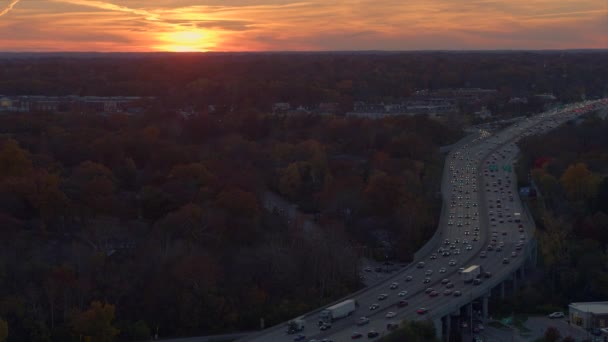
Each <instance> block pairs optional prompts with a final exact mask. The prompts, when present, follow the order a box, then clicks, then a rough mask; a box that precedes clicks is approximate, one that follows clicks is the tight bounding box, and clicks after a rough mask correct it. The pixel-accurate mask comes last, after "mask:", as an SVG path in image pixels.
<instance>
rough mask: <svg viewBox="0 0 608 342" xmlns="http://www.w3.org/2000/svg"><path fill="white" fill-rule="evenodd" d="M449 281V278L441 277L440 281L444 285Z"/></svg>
mask: <svg viewBox="0 0 608 342" xmlns="http://www.w3.org/2000/svg"><path fill="white" fill-rule="evenodd" d="M449 282H450V279H443V280H442V281H441V283H442V284H443V285H445V284H447V283H449Z"/></svg>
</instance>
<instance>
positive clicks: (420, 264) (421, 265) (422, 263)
mask: <svg viewBox="0 0 608 342" xmlns="http://www.w3.org/2000/svg"><path fill="white" fill-rule="evenodd" d="M423 267H424V262H422V261H421V262H419V263H418V264H417V265H416V268H423Z"/></svg>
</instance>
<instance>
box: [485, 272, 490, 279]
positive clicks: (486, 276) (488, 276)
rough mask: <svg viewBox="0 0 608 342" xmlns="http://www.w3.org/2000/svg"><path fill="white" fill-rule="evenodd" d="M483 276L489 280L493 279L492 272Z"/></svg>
mask: <svg viewBox="0 0 608 342" xmlns="http://www.w3.org/2000/svg"><path fill="white" fill-rule="evenodd" d="M483 276H484V277H485V278H486V279H488V278H492V273H490V272H484V273H483Z"/></svg>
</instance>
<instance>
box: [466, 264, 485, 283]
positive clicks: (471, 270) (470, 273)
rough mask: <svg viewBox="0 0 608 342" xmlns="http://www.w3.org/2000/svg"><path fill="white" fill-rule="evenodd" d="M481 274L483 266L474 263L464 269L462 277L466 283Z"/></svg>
mask: <svg viewBox="0 0 608 342" xmlns="http://www.w3.org/2000/svg"><path fill="white" fill-rule="evenodd" d="M480 276H481V266H479V265H472V266H469V267H467V268H466V269H465V270H464V271H462V278H463V279H464V282H465V283H470V282H472V281H473V279H475V278H478V277H480Z"/></svg>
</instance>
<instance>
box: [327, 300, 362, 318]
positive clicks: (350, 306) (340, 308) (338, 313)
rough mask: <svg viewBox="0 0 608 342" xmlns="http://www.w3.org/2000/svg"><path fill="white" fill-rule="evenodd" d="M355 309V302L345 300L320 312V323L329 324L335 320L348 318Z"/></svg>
mask: <svg viewBox="0 0 608 342" xmlns="http://www.w3.org/2000/svg"><path fill="white" fill-rule="evenodd" d="M356 309H357V301H356V300H354V299H347V300H345V301H343V302H340V303H338V304H334V305H332V306H330V307H328V308H327V309H325V310H323V311H321V315H320V322H326V323H331V322H333V321H335V320H336V319H340V318H344V317H346V316H349V315H350V314H352V313H353V312H355V310H356Z"/></svg>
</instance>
